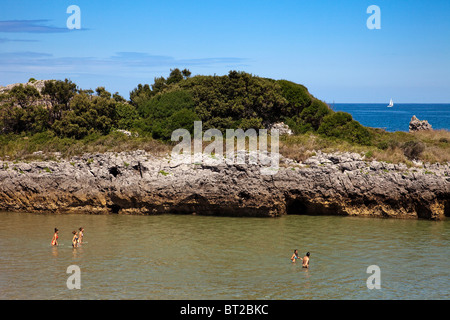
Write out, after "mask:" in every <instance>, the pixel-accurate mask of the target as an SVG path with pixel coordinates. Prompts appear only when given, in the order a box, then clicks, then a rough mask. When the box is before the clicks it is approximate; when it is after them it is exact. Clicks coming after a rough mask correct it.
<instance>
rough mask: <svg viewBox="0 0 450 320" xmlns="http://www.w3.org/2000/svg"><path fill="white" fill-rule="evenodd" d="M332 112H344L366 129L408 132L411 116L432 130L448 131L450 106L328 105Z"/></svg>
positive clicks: (449, 127) (406, 104) (407, 104)
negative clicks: (430, 126) (425, 121)
mask: <svg viewBox="0 0 450 320" xmlns="http://www.w3.org/2000/svg"><path fill="white" fill-rule="evenodd" d="M330 107H331V108H332V109H333V110H334V111H345V112H348V113H350V114H351V115H352V116H353V119H355V120H356V121H358V122H359V123H361V124H362V125H363V126H366V127H374V128H382V129H385V130H386V131H390V132H393V131H409V122H410V121H411V118H412V116H414V115H415V116H416V117H417V118H419V120H428V122H429V123H430V124H431V125H432V127H433V129H446V130H450V104H411V103H404V104H395V105H394V106H393V107H392V108H388V107H387V103H385V104H368V103H336V104H334V105H333V104H330Z"/></svg>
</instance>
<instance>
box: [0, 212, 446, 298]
mask: <svg viewBox="0 0 450 320" xmlns="http://www.w3.org/2000/svg"><path fill="white" fill-rule="evenodd" d="M80 226H83V227H84V228H85V241H86V243H85V244H84V245H82V246H81V247H80V248H77V249H73V248H72V247H71V231H72V230H75V229H78V228H79V227H80ZM54 227H58V228H59V229H60V239H59V240H60V246H59V247H57V248H55V247H51V246H50V240H51V237H52V234H53V228H54ZM449 239H450V221H438V222H436V221H422V220H419V221H418V220H396V219H369V218H352V217H321V216H286V217H282V218H278V219H268V218H261V219H259V218H228V217H202V216H178V215H163V216H121V215H104V216H88V215H35V214H26V213H20V214H18V213H0V299H288V300H292V299H449V298H450V289H449V284H450V270H449V267H448V265H449V254H450V250H449V247H448V246H449ZM293 249H298V250H299V252H300V254H302V255H303V254H304V253H305V252H306V251H310V252H311V267H310V269H309V270H306V269H302V268H301V266H300V264H293V263H291V262H290V260H289V258H290V256H291V254H292V251H293ZM70 265H77V266H79V268H80V271H81V273H80V276H81V277H80V279H81V289H80V290H69V289H68V288H67V286H66V281H67V279H68V277H69V276H70V274H67V273H66V271H67V267H69V266H70ZM370 265H378V266H379V267H380V270H381V289H380V290H369V289H368V288H367V285H366V280H367V278H368V277H369V276H370V274H367V273H366V270H367V267H368V266H370Z"/></svg>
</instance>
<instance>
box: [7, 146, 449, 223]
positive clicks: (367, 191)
mask: <svg viewBox="0 0 450 320" xmlns="http://www.w3.org/2000/svg"><path fill="white" fill-rule="evenodd" d="M262 166H263V165H262V164H260V163H256V164H228V163H226V162H221V161H219V162H217V163H214V161H213V162H212V163H208V162H206V161H202V162H200V163H198V162H197V163H190V162H188V161H185V162H177V163H175V162H174V161H173V159H171V158H170V157H169V156H167V157H155V156H153V155H151V154H149V153H146V152H145V151H133V152H122V153H105V154H85V155H83V156H79V157H73V158H71V159H69V160H57V161H35V162H31V163H13V162H10V161H0V210H1V211H26V212H51V213H88V214H164V213H175V214H198V215H220V216H248V217H251V216H253V217H277V216H282V215H286V214H307V215H349V216H368V217H395V218H414V219H417V218H421V219H430V220H440V219H444V218H445V217H446V216H450V164H448V163H447V164H445V165H443V164H431V165H430V164H426V165H424V166H423V167H411V168H408V167H407V166H406V165H404V164H390V163H384V162H378V161H367V160H366V159H365V158H364V157H363V156H361V155H359V154H354V153H333V154H326V153H322V152H320V151H319V152H317V153H316V155H314V156H312V157H309V158H308V159H306V160H305V161H303V162H301V163H297V162H295V161H293V160H291V159H286V158H282V159H281V161H280V167H279V170H278V172H277V173H276V174H274V175H263V174H261V167H262Z"/></svg>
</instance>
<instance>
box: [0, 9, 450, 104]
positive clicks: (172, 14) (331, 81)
mask: <svg viewBox="0 0 450 320" xmlns="http://www.w3.org/2000/svg"><path fill="white" fill-rule="evenodd" d="M1 1H2V4H1V8H2V10H1V11H0V85H6V84H10V83H16V82H26V81H27V80H28V79H29V78H31V77H34V78H36V79H65V78H70V79H71V80H72V81H73V82H75V83H76V84H77V85H78V86H79V87H81V88H83V89H89V88H91V89H95V88H96V87H98V86H104V87H106V89H107V90H108V91H110V92H116V91H118V92H119V93H120V94H122V95H123V96H124V97H125V98H129V92H130V91H131V90H132V89H133V88H135V87H136V86H137V85H138V84H139V83H149V84H151V83H153V80H154V78H155V77H158V76H167V75H168V73H169V72H170V69H171V68H175V67H178V68H188V69H190V70H191V72H192V73H193V75H196V74H211V75H212V74H217V75H223V74H227V73H228V71H230V70H241V71H246V72H249V73H252V74H255V75H258V76H262V77H270V78H275V79H287V80H291V81H294V82H297V83H301V84H304V85H305V86H306V87H308V89H309V90H310V92H311V93H312V94H313V95H314V96H316V97H318V98H319V99H321V100H324V101H326V102H330V103H331V102H333V101H334V102H336V103H339V102H383V103H384V102H388V101H389V99H390V98H393V99H394V101H395V102H399V103H400V102H405V103H408V102H409V103H411V102H417V103H426V102H429V103H432V102H435V103H449V102H450V19H449V18H448V15H449V13H450V1H448V0H433V1H425V0H395V1H394V0H371V1H365V0H341V1H335V0H314V1H312V0H293V1H290V0H280V1H266V0H241V1H237V0H226V1H223V0H208V1H205V0H163V1H152V0H147V1H140V0H133V1H103V0H96V1H92V0H89V1H85V0H71V1H65V0H46V1H30V0H16V1H6V0H1ZM70 5H77V6H79V7H80V9H81V30H69V29H68V28H67V27H66V21H67V19H68V18H69V16H70V14H68V13H66V10H67V8H68V7H69V6H70ZM370 5H377V6H379V7H380V10H381V29H380V30H369V29H368V28H367V26H366V21H367V19H368V18H369V17H370V14H368V13H367V12H366V11H367V8H368V7H369V6H370Z"/></svg>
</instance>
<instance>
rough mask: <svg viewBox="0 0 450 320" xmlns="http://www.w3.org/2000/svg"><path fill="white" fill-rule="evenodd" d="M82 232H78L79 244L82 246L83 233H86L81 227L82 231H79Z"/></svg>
mask: <svg viewBox="0 0 450 320" xmlns="http://www.w3.org/2000/svg"><path fill="white" fill-rule="evenodd" d="M78 230H80V231H78V244H81V243H82V242H83V236H84V234H83V232H84V228H83V227H80V229H78Z"/></svg>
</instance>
